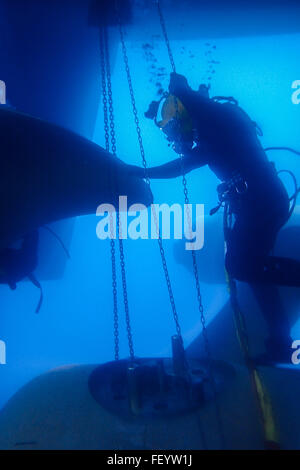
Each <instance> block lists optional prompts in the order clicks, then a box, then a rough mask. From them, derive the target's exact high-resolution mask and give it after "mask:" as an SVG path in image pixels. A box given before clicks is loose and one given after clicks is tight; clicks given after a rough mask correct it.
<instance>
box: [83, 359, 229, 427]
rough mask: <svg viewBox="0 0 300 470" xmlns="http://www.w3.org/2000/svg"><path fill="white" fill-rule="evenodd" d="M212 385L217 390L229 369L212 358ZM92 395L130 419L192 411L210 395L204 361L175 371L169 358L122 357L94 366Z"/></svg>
mask: <svg viewBox="0 0 300 470" xmlns="http://www.w3.org/2000/svg"><path fill="white" fill-rule="evenodd" d="M212 371H213V376H214V382H215V388H216V390H217V391H220V389H221V388H222V386H223V384H224V383H225V381H227V380H228V379H229V378H230V377H232V375H233V368H232V367H231V366H228V365H227V364H224V363H220V362H219V361H218V362H217V361H213V365H212ZM89 390H90V393H91V395H92V396H93V398H94V399H95V400H96V401H97V402H98V403H99V404H100V405H101V406H103V408H105V409H107V410H108V411H110V412H112V413H114V414H117V415H119V416H122V417H124V418H130V417H132V416H139V417H144V418H148V419H149V418H161V417H168V416H173V415H178V414H182V413H186V412H189V411H192V410H193V409H197V408H199V407H201V406H203V405H204V404H205V403H206V402H207V401H209V400H211V399H212V398H213V390H212V386H211V381H210V378H209V373H208V365H207V361H204V360H203V361H201V360H195V359H192V360H189V361H188V368H187V370H186V372H185V373H183V374H180V375H178V374H175V373H174V371H173V362H172V359H170V358H142V359H135V360H134V362H132V361H130V360H127V359H124V360H119V361H113V362H108V363H106V364H103V365H100V366H98V367H97V368H96V369H94V371H93V372H92V373H91V375H90V377H89Z"/></svg>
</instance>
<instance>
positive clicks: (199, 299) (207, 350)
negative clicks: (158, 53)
mask: <svg viewBox="0 0 300 470" xmlns="http://www.w3.org/2000/svg"><path fill="white" fill-rule="evenodd" d="M156 3H157V9H158V14H159V19H160V24H161V27H162V31H163V35H164V38H165V42H166V46H167V49H168V54H169V58H170V63H171V68H172V70H173V72H174V73H175V72H176V67H175V62H174V58H173V54H172V50H171V46H170V41H169V37H168V32H167V28H166V24H165V20H164V16H163V12H162V9H161V6H160V0H156ZM175 112H176V121H177V123H178V127H180V125H179V109H178V100H177V98H176V97H175ZM178 131H179V132H178V136H179V146H181V142H180V135H181V132H180V128H179V129H178ZM181 150H182V149H181ZM183 157H184V155H183V153H180V158H181V168H182V185H183V193H184V202H185V205H186V208H187V219H188V229H189V232H190V234H192V220H191V214H190V212H189V207H190V206H189V195H188V187H187V180H186V176H185V171H184V160H183ZM191 254H192V264H193V273H194V278H195V286H196V294H197V302H198V310H199V313H200V321H201V325H202V337H203V344H204V351H205V355H206V358H207V362H208V375H209V381H210V384H211V387H212V392H213V397H214V403H215V411H216V419H217V425H218V429H219V434H220V440H221V444H222V445H223V447H226V444H225V434H224V430H223V422H222V419H221V410H220V407H219V402H218V396H217V389H216V382H215V378H214V374H213V365H212V356H211V350H210V344H209V340H208V334H207V328H206V320H205V315H204V307H203V303H202V295H201V289H200V281H199V273H198V266H197V258H196V252H195V250H192V251H191Z"/></svg>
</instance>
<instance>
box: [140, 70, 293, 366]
mask: <svg viewBox="0 0 300 470" xmlns="http://www.w3.org/2000/svg"><path fill="white" fill-rule="evenodd" d="M169 92H170V95H168V97H167V98H166V101H165V103H164V105H163V108H162V118H163V119H162V121H160V122H159V123H157V124H158V126H159V127H160V128H161V129H162V130H163V131H164V132H165V133H166V135H167V136H168V139H169V141H170V142H172V143H173V149H174V150H175V152H177V153H179V154H181V155H183V157H182V158H181V157H180V158H178V159H176V160H173V161H171V162H169V163H166V164H164V165H161V166H158V167H153V168H150V169H148V171H147V176H148V177H149V178H174V177H177V176H180V175H181V174H182V171H183V169H184V173H187V172H189V171H191V170H193V169H196V168H199V167H201V166H204V165H208V166H209V167H210V168H211V170H212V171H213V172H214V173H215V174H216V176H217V177H218V178H219V179H220V180H221V181H222V182H223V183H225V184H226V185H228V184H229V186H230V187H231V186H232V185H231V183H232V182H233V186H236V185H237V184H238V185H241V187H242V188H243V189H242V190H240V191H239V192H237V191H235V197H232V199H231V200H230V209H231V211H232V212H233V214H234V217H235V222H234V226H233V228H232V230H231V231H230V232H229V238H228V240H227V254H226V261H225V262H226V268H227V270H228V272H229V273H230V275H231V276H232V277H233V278H235V279H237V280H240V281H245V282H247V283H249V284H250V285H251V287H252V289H253V292H254V295H255V297H256V299H257V301H258V302H259V305H260V307H261V310H262V312H263V314H264V317H265V320H266V322H267V324H268V327H269V335H270V336H269V338H268V339H267V341H266V348H267V357H269V359H270V360H271V361H275V362H290V361H291V355H292V349H291V344H292V339H291V337H290V325H289V322H288V319H287V317H286V315H285V312H284V309H283V306H282V303H281V299H280V295H279V292H278V289H277V287H276V284H277V285H288V286H298V287H300V263H299V262H297V261H294V260H291V259H285V258H278V257H273V256H270V252H271V251H272V249H273V246H274V242H275V239H276V236H277V233H278V231H279V230H280V228H281V227H282V226H283V225H284V224H285V222H286V221H287V219H288V216H289V197H288V195H287V192H286V190H285V188H284V186H283V184H282V182H281V181H280V179H279V178H278V176H277V173H276V170H275V168H274V166H273V164H271V163H270V162H269V161H268V159H267V156H266V154H265V152H264V150H263V148H262V146H261V144H260V142H259V139H258V137H257V128H256V126H255V123H254V122H253V121H251V120H250V118H249V117H248V115H247V114H246V113H245V112H244V111H243V110H242V109H241V108H239V107H238V106H237V105H236V103H234V101H235V100H234V99H233V98H231V99H230V100H229V101H227V102H225V103H221V102H220V101H215V100H213V99H210V98H209V93H208V89H206V90H205V86H202V87H200V88H199V90H198V91H197V92H196V91H193V90H192V89H191V88H190V87H189V85H188V83H187V80H186V78H185V77H183V76H182V75H178V74H175V73H172V74H171V80H170V85H169ZM174 97H176V99H175V98H174ZM136 171H138V172H141V171H143V170H142V169H137V168H136Z"/></svg>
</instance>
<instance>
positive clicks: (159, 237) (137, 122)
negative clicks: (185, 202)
mask: <svg viewBox="0 0 300 470" xmlns="http://www.w3.org/2000/svg"><path fill="white" fill-rule="evenodd" d="M116 9H117V3H116ZM117 16H118V23H119V32H120V39H121V45H122V52H123V59H124V65H125V71H126V75H127V81H128V86H129V93H130V98H131V104H132V111H133V116H134V122H135V126H136V132H137V137H138V143H139V147H140V153H141V157H142V163H143V167H144V169H145V180H146V182H147V184H148V185H149V187H150V179H149V177H148V176H147V168H148V166H147V161H146V156H145V150H144V144H143V138H142V133H141V128H140V123H139V117H138V111H137V107H136V101H135V97H134V91H133V85H132V79H131V73H130V68H129V60H128V55H127V49H126V45H125V38H124V31H123V27H122V22H121V19H120V15H119V12H118V9H117ZM154 219H155V220H156V221H155V223H156V225H157V228H158V221H157V218H156V213H154ZM158 245H159V251H160V256H161V259H162V266H163V271H164V275H165V279H166V283H167V289H168V293H169V299H170V303H171V308H172V312H173V317H174V321H175V326H176V331H177V334H178V336H179V339H180V341H181V342H182V343H183V339H182V334H181V327H180V324H179V319H178V313H177V310H176V305H175V299H174V294H173V289H172V285H171V280H170V275H169V270H168V266H167V261H166V256H165V250H164V247H163V242H162V238H161V234H160V233H159V230H158Z"/></svg>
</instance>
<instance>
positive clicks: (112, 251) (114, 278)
mask: <svg viewBox="0 0 300 470" xmlns="http://www.w3.org/2000/svg"><path fill="white" fill-rule="evenodd" d="M104 34H105V33H104V28H100V58H101V79H102V101H103V114H104V136H105V148H106V150H107V152H109V124H108V107H107V87H106V69H107V67H106V60H105V51H104V48H105V46H104ZM110 227H111V231H113V218H112V214H111V218H110ZM110 255H111V270H112V294H113V314H114V317H113V328H114V343H115V347H114V349H115V360H116V361H118V360H119V357H120V354H119V351H120V346H119V315H118V293H117V270H116V244H115V240H114V239H113V237H112V236H111V238H110Z"/></svg>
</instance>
